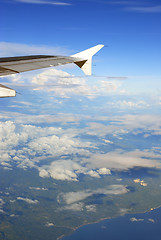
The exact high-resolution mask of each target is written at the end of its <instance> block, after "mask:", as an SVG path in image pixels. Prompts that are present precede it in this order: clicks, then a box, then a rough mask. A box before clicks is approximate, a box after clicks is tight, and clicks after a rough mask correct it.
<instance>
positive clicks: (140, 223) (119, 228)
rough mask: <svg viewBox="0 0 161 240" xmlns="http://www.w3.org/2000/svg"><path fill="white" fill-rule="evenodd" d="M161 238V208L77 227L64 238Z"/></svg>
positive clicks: (115, 239) (64, 239)
mask: <svg viewBox="0 0 161 240" xmlns="http://www.w3.org/2000/svg"><path fill="white" fill-rule="evenodd" d="M87 239H88V240H89V239H92V240H136V239H137V240H143V239H146V240H161V208H158V209H155V210H153V211H150V212H147V213H142V214H127V215H125V216H121V217H118V218H115V219H108V220H103V221H101V222H99V223H95V224H89V225H86V226H83V227H80V228H79V229H77V230H76V231H75V232H73V234H71V235H70V236H67V237H64V238H63V239H62V240H87Z"/></svg>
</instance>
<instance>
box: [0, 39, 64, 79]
mask: <svg viewBox="0 0 161 240" xmlns="http://www.w3.org/2000/svg"><path fill="white" fill-rule="evenodd" d="M36 54H37V55H42V54H47V55H66V54H67V50H65V49H64V48H63V47H62V48H61V47H50V46H43V45H40V46H37V45H28V44H22V43H12V42H0V56H1V57H7V56H8V57H12V56H24V55H36ZM20 76H21V75H17V74H16V75H15V78H18V79H20Z"/></svg>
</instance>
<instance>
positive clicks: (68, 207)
mask: <svg viewBox="0 0 161 240" xmlns="http://www.w3.org/2000/svg"><path fill="white" fill-rule="evenodd" d="M83 207H84V204H83V203H73V204H70V205H66V206H64V207H62V208H61V209H60V210H70V211H83Z"/></svg>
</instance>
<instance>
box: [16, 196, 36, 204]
mask: <svg viewBox="0 0 161 240" xmlns="http://www.w3.org/2000/svg"><path fill="white" fill-rule="evenodd" d="M17 200H21V201H24V202H27V203H29V204H37V203H38V202H39V201H38V200H32V199H29V198H23V197H17Z"/></svg>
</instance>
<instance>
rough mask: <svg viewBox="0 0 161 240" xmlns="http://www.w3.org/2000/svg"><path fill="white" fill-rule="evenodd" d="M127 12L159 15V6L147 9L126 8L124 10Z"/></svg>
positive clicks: (160, 9)
mask: <svg viewBox="0 0 161 240" xmlns="http://www.w3.org/2000/svg"><path fill="white" fill-rule="evenodd" d="M126 10H128V11H132V12H140V13H160V12H161V6H160V5H158V6H150V7H149V6H148V7H145V6H144V7H128V8H126Z"/></svg>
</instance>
